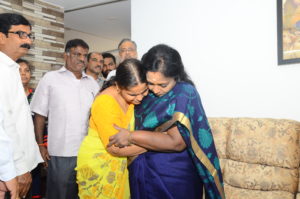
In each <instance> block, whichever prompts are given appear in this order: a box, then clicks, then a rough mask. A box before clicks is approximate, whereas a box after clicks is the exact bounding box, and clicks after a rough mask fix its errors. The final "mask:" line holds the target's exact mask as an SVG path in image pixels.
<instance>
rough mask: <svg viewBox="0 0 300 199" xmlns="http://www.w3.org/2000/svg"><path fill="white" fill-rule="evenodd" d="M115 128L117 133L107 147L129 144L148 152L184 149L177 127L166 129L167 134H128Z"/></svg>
mask: <svg viewBox="0 0 300 199" xmlns="http://www.w3.org/2000/svg"><path fill="white" fill-rule="evenodd" d="M115 128H117V129H118V130H119V133H118V134H116V135H114V136H111V137H110V139H109V141H110V143H109V145H108V146H112V145H116V146H119V147H123V146H127V145H129V144H136V145H138V146H141V147H144V148H146V149H149V150H153V151H163V152H174V151H182V150H184V149H185V148H186V144H185V142H184V140H183V138H182V136H181V134H180V132H179V130H178V128H177V126H174V127H172V128H170V129H168V131H167V133H160V132H151V131H141V130H139V131H134V132H132V133H130V132H129V131H128V130H126V129H122V128H119V127H115Z"/></svg>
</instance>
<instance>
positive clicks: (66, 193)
mask: <svg viewBox="0 0 300 199" xmlns="http://www.w3.org/2000/svg"><path fill="white" fill-rule="evenodd" d="M76 162H77V157H58V156H50V160H49V161H48V174H47V191H46V197H47V199H79V197H78V186H77V184H76V171H75V167H76Z"/></svg>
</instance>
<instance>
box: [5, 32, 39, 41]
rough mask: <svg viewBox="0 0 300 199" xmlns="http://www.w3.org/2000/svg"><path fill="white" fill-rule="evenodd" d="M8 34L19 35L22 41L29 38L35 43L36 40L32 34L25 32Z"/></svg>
mask: <svg viewBox="0 0 300 199" xmlns="http://www.w3.org/2000/svg"><path fill="white" fill-rule="evenodd" d="M8 33H12V34H16V35H19V37H20V39H27V38H29V39H31V41H34V39H35V37H34V36H33V35H32V34H31V33H29V34H27V33H26V32H23V31H16V32H8Z"/></svg>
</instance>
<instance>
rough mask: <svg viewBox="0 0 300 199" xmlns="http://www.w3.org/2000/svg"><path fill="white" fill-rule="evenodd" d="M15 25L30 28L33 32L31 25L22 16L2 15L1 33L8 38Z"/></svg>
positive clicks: (0, 19)
mask: <svg viewBox="0 0 300 199" xmlns="http://www.w3.org/2000/svg"><path fill="white" fill-rule="evenodd" d="M13 25H25V26H29V27H30V30H31V24H30V23H29V21H28V20H27V19H26V18H25V17H23V16H22V15H19V14H15V13H2V14H0V32H2V33H4V34H5V35H6V36H7V34H8V31H9V30H10V28H11V26H13Z"/></svg>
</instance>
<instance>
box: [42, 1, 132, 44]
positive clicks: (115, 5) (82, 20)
mask: <svg viewBox="0 0 300 199" xmlns="http://www.w3.org/2000/svg"><path fill="white" fill-rule="evenodd" d="M45 1H46V2H49V3H51V4H55V5H59V6H61V7H63V8H64V10H65V28H67V29H68V28H69V29H73V30H77V31H80V32H84V33H88V34H92V35H94V36H98V37H102V38H105V39H109V40H113V41H117V42H119V41H120V40H121V39H123V38H130V36H131V33H130V29H131V27H130V24H131V23H130V0H88V1H87V0H45Z"/></svg>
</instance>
